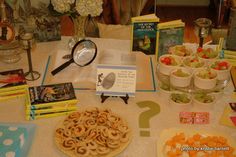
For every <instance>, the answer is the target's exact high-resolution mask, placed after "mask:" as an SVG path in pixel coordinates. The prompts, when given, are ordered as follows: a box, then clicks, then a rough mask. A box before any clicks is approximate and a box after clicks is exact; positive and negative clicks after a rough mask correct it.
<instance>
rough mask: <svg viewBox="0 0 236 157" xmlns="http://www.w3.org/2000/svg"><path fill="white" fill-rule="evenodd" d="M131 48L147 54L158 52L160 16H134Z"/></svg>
mask: <svg viewBox="0 0 236 157" xmlns="http://www.w3.org/2000/svg"><path fill="white" fill-rule="evenodd" d="M131 21H132V37H131V50H132V51H142V52H143V53H145V54H147V55H153V54H155V53H156V52H157V49H158V48H157V46H158V45H157V32H158V30H157V24H158V22H159V18H158V17H157V16H156V15H155V14H149V15H144V16H139V17H133V18H132V19H131Z"/></svg>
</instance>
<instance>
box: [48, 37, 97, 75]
mask: <svg viewBox="0 0 236 157" xmlns="http://www.w3.org/2000/svg"><path fill="white" fill-rule="evenodd" d="M96 56H97V46H96V44H95V43H94V42H92V41H91V40H87V39H83V40H80V41H79V42H77V43H76V44H75V46H74V47H73V48H72V51H71V59H70V60H69V61H67V62H65V63H63V64H62V65H61V66H59V67H57V68H56V69H54V70H53V71H52V72H51V74H52V75H56V74H57V73H58V72H60V71H61V70H63V69H65V68H66V67H68V66H69V65H70V64H71V63H75V64H77V65H78V66H80V67H84V66H87V65H89V64H90V63H92V62H93V60H94V59H95V58H96Z"/></svg>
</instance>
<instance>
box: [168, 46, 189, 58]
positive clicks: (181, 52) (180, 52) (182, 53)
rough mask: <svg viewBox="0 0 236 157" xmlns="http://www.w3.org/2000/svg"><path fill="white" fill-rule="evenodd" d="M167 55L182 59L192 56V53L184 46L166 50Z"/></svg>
mask: <svg viewBox="0 0 236 157" xmlns="http://www.w3.org/2000/svg"><path fill="white" fill-rule="evenodd" d="M168 53H169V54H173V55H176V56H179V57H181V58H184V57H187V56H191V55H192V54H193V51H192V50H191V49H190V48H189V47H187V46H186V45H175V46H172V47H170V48H169V49H168Z"/></svg>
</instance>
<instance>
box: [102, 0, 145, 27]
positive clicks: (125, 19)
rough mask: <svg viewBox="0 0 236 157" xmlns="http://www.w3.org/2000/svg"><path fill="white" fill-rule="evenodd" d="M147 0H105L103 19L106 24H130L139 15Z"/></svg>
mask: <svg viewBox="0 0 236 157" xmlns="http://www.w3.org/2000/svg"><path fill="white" fill-rule="evenodd" d="M145 2H146V1H145V0H104V1H103V13H102V15H101V20H102V21H103V22H104V23H106V24H123V25H125V24H129V23H130V22H131V17H134V16H139V15H140V14H141V11H142V8H143V6H144V3H145Z"/></svg>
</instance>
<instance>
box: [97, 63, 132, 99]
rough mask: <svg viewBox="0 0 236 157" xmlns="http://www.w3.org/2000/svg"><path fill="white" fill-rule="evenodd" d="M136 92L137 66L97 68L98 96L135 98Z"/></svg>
mask: <svg viewBox="0 0 236 157" xmlns="http://www.w3.org/2000/svg"><path fill="white" fill-rule="evenodd" d="M135 91H136V66H130V65H105V64H104V65H103V64H100V65H98V66H97V81H96V94H97V95H101V94H104V95H106V96H126V94H128V95H129V97H132V96H133V97H134V94H135Z"/></svg>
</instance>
